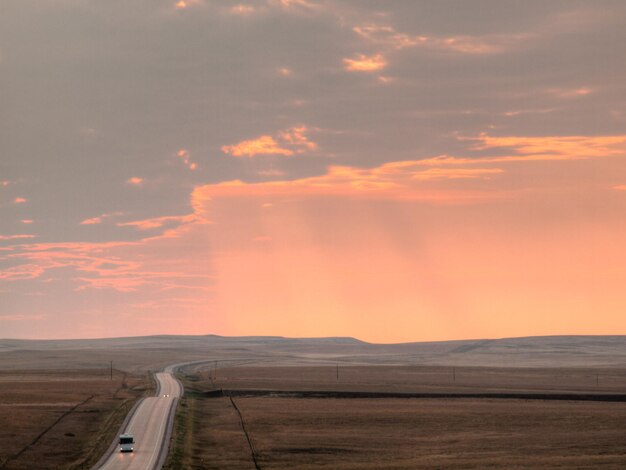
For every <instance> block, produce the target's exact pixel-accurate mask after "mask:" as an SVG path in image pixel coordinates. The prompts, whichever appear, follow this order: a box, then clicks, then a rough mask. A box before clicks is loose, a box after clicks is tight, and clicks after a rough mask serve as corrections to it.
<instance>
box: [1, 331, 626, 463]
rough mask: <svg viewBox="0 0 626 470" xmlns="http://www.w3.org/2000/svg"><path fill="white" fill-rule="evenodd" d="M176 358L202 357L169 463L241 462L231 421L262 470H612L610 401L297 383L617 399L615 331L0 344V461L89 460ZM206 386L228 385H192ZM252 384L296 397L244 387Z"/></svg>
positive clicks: (615, 445) (619, 425)
mask: <svg viewBox="0 0 626 470" xmlns="http://www.w3.org/2000/svg"><path fill="white" fill-rule="evenodd" d="M110 360H113V362H114V365H115V367H116V368H117V369H119V370H120V371H125V372H124V373H126V374H128V375H127V376H126V385H125V386H124V382H123V374H124V373H122V372H119V373H118V374H116V376H115V380H114V381H113V382H111V381H110V380H108V373H107V370H108V369H107V368H108V365H109V361H110ZM188 361H210V362H205V363H204V364H198V365H195V366H189V367H185V369H184V371H183V374H182V376H183V378H184V381H185V387H186V390H187V392H188V393H187V396H186V398H185V399H184V400H183V402H182V403H181V406H180V407H179V410H178V414H177V419H176V430H175V445H174V447H173V452H171V454H170V455H171V457H170V460H169V463H168V468H169V469H184V470H187V469H194V468H225V469H228V468H233V469H234V468H237V469H239V468H254V464H253V461H252V458H251V451H250V443H249V441H248V438H247V437H246V434H245V433H244V432H243V428H242V420H241V417H243V422H244V423H245V426H246V429H247V431H248V437H249V438H250V440H251V441H252V444H253V446H254V448H255V456H256V458H257V467H258V468H263V469H266V468H307V466H309V467H310V468H313V467H314V468H324V467H326V468H338V469H341V468H367V466H368V465H369V466H370V468H420V467H422V468H442V467H443V468H454V467H455V466H457V467H458V468H481V469H482V468H489V467H490V466H491V467H492V468H515V467H520V468H521V467H525V468H559V466H560V467H562V468H596V467H598V466H600V465H602V466H603V468H626V462H625V460H624V448H623V444H622V443H621V441H620V440H619V439H618V437H623V434H624V433H623V430H624V426H623V423H624V422H625V421H624V417H625V416H624V404H623V403H599V402H596V403H592V402H583V401H559V402H556V401H537V400H533V401H521V400H513V399H507V400H503V399H499V400H494V399H480V400H477V399H467V398H464V399H460V398H454V399H446V400H442V399H433V398H430V399H424V398H420V399H418V398H411V399H406V398H403V399H398V398H376V399H373V398H341V399H338V398H324V399H320V398H310V395H309V398H298V393H299V394H300V396H306V395H307V394H306V393H304V392H307V391H310V392H315V393H318V394H319V393H321V392H323V393H325V394H327V395H329V396H330V395H332V394H333V393H334V392H347V393H352V392H367V393H371V392H384V393H463V392H467V393H513V392H515V393H517V392H526V393H573V394H576V393H582V394H585V393H586V394H596V395H597V394H610V393H622V394H623V393H626V337H624V336H554V337H535V338H509V339H497V340H463V341H441V342H430V343H407V344H396V345H384V344H369V343H365V342H362V341H359V340H356V339H354V338H308V339H306V338H305V339H297V338H280V337H240V338H236V337H235V338H229V337H220V336H214V335H206V336H182V337H177V336H151V337H143V338H109V339H99V340H63V341H60V340H49V341H48V340H45V341H31V340H12V339H0V470H2V469H3V468H4V469H33V468H64V469H78V468H82V467H85V468H88V467H89V465H90V464H92V463H94V462H95V461H96V460H98V458H99V457H100V455H101V454H102V453H103V452H104V451H105V449H106V448H107V447H108V445H109V444H110V442H111V440H112V438H113V436H114V434H115V433H116V431H117V429H118V424H119V423H120V422H121V420H122V419H123V418H124V415H125V413H126V411H127V410H128V409H129V408H130V404H131V403H132V402H133V401H134V400H136V399H137V397H139V396H140V395H141V394H142V393H144V391H145V389H146V388H147V387H149V386H151V385H150V384H148V383H147V381H146V379H145V378H146V377H148V376H149V375H150V371H155V370H160V369H162V368H163V367H164V366H166V365H168V364H173V363H181V362H188ZM215 366H217V367H215ZM337 366H339V367H338V369H337ZM337 373H338V376H337ZM216 389H218V390H219V389H224V390H238V391H239V394H233V397H232V399H231V398H229V397H227V396H226V397H225V396H222V397H214V398H211V397H208V396H207V395H206V392H207V391H209V390H216ZM263 390H265V391H292V392H296V393H295V394H291V395H289V394H287V395H288V396H289V397H288V398H285V397H284V395H285V394H283V395H281V397H277V396H266V397H261V396H254V397H252V393H251V392H250V391H256V392H259V391H263ZM256 392H255V393H256ZM327 392H328V393H327ZM242 393H243V396H242ZM246 394H247V395H248V396H245V395H246ZM234 405H236V406H237V407H238V409H239V412H238V411H237V409H236V408H235V406H234ZM103 429H106V430H107V431H106V432H108V434H106V432H105V433H102V432H101V430H103ZM105 434H106V435H105ZM616 436H617V437H616ZM525 453H527V454H529V455H530V457H528V458H524V457H523V454H525Z"/></svg>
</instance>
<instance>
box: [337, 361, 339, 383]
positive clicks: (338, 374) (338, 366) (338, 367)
mask: <svg viewBox="0 0 626 470" xmlns="http://www.w3.org/2000/svg"><path fill="white" fill-rule="evenodd" d="M337 381H339V364H337Z"/></svg>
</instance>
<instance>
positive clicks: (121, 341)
mask: <svg viewBox="0 0 626 470" xmlns="http://www.w3.org/2000/svg"><path fill="white" fill-rule="evenodd" d="M76 351H85V353H84V354H83V355H82V357H83V358H84V360H81V361H78V362H80V364H81V365H82V364H84V366H85V367H86V366H87V364H89V363H93V361H91V362H90V361H89V360H87V358H90V357H101V358H108V357H110V358H111V360H116V361H118V362H119V361H120V359H119V358H122V359H121V361H122V362H121V363H122V364H124V361H126V358H127V357H128V356H129V354H131V353H130V352H131V351H136V352H137V354H139V353H141V354H143V353H145V354H146V355H147V356H149V357H148V359H146V360H145V362H146V364H148V363H150V365H149V366H148V365H145V367H147V368H149V367H152V364H151V363H152V362H155V363H159V364H160V362H158V361H161V360H162V361H168V362H167V363H172V362H182V361H186V360H202V359H207V360H216V361H226V360H227V361H231V362H237V361H238V362H240V363H246V364H255V363H261V362H263V363H270V362H271V363H273V364H278V365H299V364H309V365H311V364H321V365H323V364H337V363H341V364H344V365H350V364H353V365H366V364H370V365H372V364H374V365H392V364H393V365H456V366H475V367H480V366H491V367H494V366H495V367H591V366H593V367H623V368H624V369H626V336H624V335H606V336H600V335H563V336H556V335H555V336H526V337H517V338H501V339H468V340H452V341H428V342H414V343H398V344H376V343H367V342H364V341H361V340H359V339H356V338H351V337H328V338H287V337H282V336H235V337H232V336H219V335H214V334H208V335H184V336H177V335H152V336H143V337H142V336H138V337H125V338H98V339H64V340H32V339H30V340H29V339H0V368H2V367H9V368H15V367H18V365H19V364H20V361H24V363H26V359H25V358H27V357H32V358H39V359H37V361H38V362H37V361H35V362H36V363H37V364H39V365H42V366H45V367H52V364H60V363H63V360H67V361H69V360H70V359H69V358H71V357H73V356H75V355H76ZM133 354H134V353H133ZM99 360H101V359H99ZM75 362H76V361H75Z"/></svg>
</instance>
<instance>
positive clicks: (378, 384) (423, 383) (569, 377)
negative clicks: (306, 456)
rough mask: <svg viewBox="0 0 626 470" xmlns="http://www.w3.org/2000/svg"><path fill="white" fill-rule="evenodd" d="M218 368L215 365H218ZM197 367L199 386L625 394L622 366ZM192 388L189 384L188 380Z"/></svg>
mask: <svg viewBox="0 0 626 470" xmlns="http://www.w3.org/2000/svg"><path fill="white" fill-rule="evenodd" d="M218 366H219V363H218ZM213 367H214V366H211V365H208V366H207V365H203V366H199V367H198V371H197V377H195V378H194V379H195V380H199V381H200V382H199V383H200V384H201V385H202V387H205V388H210V387H214V388H224V389H257V390H258V389H266V390H296V391H297V390H329V391H336V390H345V391H367V392H454V391H456V392H462V391H468V392H510V391H537V392H539V391H541V392H557V391H559V392H568V391H569V392H588V393H625V392H626V369H607V368H582V367H579V368H505V367H497V368H496V367H451V366H445V367H442V366H349V365H348V366H346V365H341V366H339V367H338V368H337V366H336V365H332V366H299V367H293V366H292V367H264V366H257V367H248V366H242V367H226V368H224V369H219V368H218V369H217V370H215V369H214V368H213ZM189 385H190V387H192V388H193V387H194V383H190V384H189Z"/></svg>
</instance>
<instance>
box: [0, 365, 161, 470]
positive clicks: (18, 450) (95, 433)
mask: <svg viewBox="0 0 626 470" xmlns="http://www.w3.org/2000/svg"><path fill="white" fill-rule="evenodd" d="M150 387H151V381H150V379H149V378H148V377H147V376H146V375H143V376H137V375H129V374H127V373H125V372H121V371H117V370H116V371H113V376H112V378H111V375H110V370H107V369H95V370H94V369H73V370H67V369H66V370H58V369H51V370H11V371H6V370H5V371H0V468H2V469H7V470H10V469H14V470H17V469H24V470H26V469H31V470H32V469H35V468H59V469H82V468H90V466H91V465H93V464H94V463H95V462H96V461H97V460H98V459H99V458H100V455H101V454H102V453H104V451H105V450H106V448H107V447H108V446H109V444H110V443H111V440H112V439H113V436H114V435H115V433H116V432H117V429H118V427H119V426H120V424H121V422H122V421H123V419H124V417H125V416H126V413H127V412H128V411H129V410H130V409H131V407H132V405H133V404H134V402H135V401H136V400H137V399H138V398H139V397H141V396H142V395H143V393H145V392H146V391H148V390H149V388H150Z"/></svg>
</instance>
